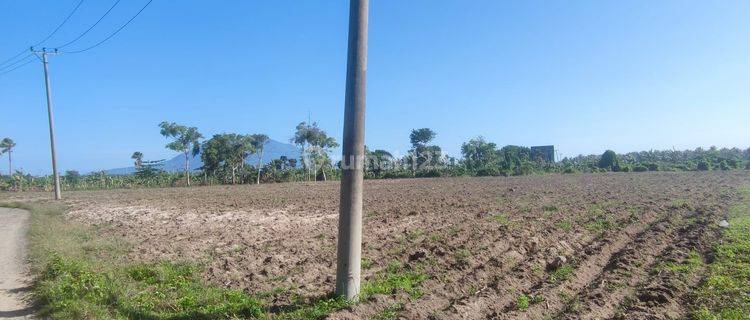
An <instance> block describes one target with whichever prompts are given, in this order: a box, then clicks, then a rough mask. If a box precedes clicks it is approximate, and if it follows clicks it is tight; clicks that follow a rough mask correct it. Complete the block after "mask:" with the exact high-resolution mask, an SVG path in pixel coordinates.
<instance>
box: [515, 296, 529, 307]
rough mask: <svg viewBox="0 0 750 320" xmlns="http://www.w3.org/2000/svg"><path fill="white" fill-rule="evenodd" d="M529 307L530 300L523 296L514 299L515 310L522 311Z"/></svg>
mask: <svg viewBox="0 0 750 320" xmlns="http://www.w3.org/2000/svg"><path fill="white" fill-rule="evenodd" d="M530 305H531V298H529V296H527V295H525V294H520V295H519V296H518V297H516V309H518V310H521V311H524V310H526V309H528V308H529V306H530Z"/></svg>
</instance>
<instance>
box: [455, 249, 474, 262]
mask: <svg viewBox="0 0 750 320" xmlns="http://www.w3.org/2000/svg"><path fill="white" fill-rule="evenodd" d="M469 257H471V252H470V251H469V250H467V249H460V250H458V251H456V253H455V254H454V258H455V259H456V263H458V264H467V263H469Z"/></svg>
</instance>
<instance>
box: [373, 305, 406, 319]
mask: <svg viewBox="0 0 750 320" xmlns="http://www.w3.org/2000/svg"><path fill="white" fill-rule="evenodd" d="M403 309H404V303H403V302H396V303H394V304H391V305H389V306H387V307H386V308H385V309H383V311H380V312H379V313H377V314H376V315H374V316H373V317H372V318H371V319H372V320H393V319H398V313H399V311H401V310H403Z"/></svg>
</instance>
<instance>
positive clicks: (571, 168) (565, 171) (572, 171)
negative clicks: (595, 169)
mask: <svg viewBox="0 0 750 320" xmlns="http://www.w3.org/2000/svg"><path fill="white" fill-rule="evenodd" d="M748 164H749V165H750V163H748ZM748 167H750V166H748ZM576 172H578V170H576V169H575V168H573V167H565V169H563V173H576Z"/></svg>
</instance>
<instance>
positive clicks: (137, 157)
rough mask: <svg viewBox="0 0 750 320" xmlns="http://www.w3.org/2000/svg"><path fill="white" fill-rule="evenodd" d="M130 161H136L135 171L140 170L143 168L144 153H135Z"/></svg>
mask: <svg viewBox="0 0 750 320" xmlns="http://www.w3.org/2000/svg"><path fill="white" fill-rule="evenodd" d="M130 159H133V160H135V170H140V169H141V166H143V153H141V152H140V151H136V152H133V155H132V156H130Z"/></svg>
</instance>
